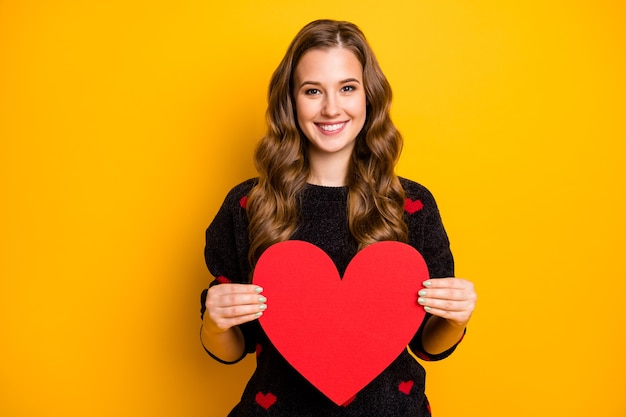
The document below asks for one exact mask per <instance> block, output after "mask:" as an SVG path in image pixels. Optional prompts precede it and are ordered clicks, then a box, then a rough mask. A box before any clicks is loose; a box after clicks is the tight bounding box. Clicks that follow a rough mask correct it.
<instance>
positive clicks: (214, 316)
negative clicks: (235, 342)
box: [205, 304, 267, 330]
mask: <svg viewBox="0 0 626 417" xmlns="http://www.w3.org/2000/svg"><path fill="white" fill-rule="evenodd" d="M266 308H267V305H266V304H249V305H236V306H229V307H214V308H212V309H210V310H209V314H208V315H206V316H208V318H209V321H210V322H211V324H212V326H213V327H216V328H218V329H221V330H227V329H228V328H230V327H233V326H236V325H239V324H242V323H245V322H248V321H251V320H254V319H257V318H259V317H261V315H262V314H263V312H264V311H265V309H266ZM206 316H205V317H206Z"/></svg>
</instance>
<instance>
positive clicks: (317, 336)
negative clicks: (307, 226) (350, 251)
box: [253, 240, 428, 404]
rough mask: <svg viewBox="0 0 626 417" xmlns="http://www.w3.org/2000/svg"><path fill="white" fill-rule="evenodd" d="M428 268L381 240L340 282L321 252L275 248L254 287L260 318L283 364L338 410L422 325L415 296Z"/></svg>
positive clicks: (296, 245) (305, 246) (302, 245)
mask: <svg viewBox="0 0 626 417" xmlns="http://www.w3.org/2000/svg"><path fill="white" fill-rule="evenodd" d="M426 279H428V268H427V267H426V263H425V262H424V259H423V258H422V256H421V255H420V254H419V252H417V250H415V249H414V248H413V247H411V246H409V245H407V244H404V243H400V242H378V243H375V244H373V245H370V246H368V247H366V248H365V249H363V250H362V251H360V252H359V253H357V255H356V256H355V257H354V258H353V259H352V261H351V262H350V264H349V265H348V268H347V269H346V271H345V274H344V277H343V279H341V278H340V276H339V273H338V271H337V268H336V267H335V265H334V263H333V262H332V260H331V259H330V258H329V257H328V255H327V254H326V253H325V252H324V251H323V250H322V249H320V248H319V247H317V246H315V245H312V244H310V243H307V242H303V241H297V240H290V241H285V242H281V243H277V244H275V245H272V246H270V247H269V248H268V249H267V250H266V251H265V252H264V253H263V255H262V256H261V257H260V258H259V261H258V262H257V265H256V268H255V272H254V277H253V282H254V283H255V284H257V285H259V286H261V287H263V295H264V296H265V297H266V298H267V310H266V311H265V313H264V314H263V315H262V316H261V318H260V319H259V321H260V323H261V326H263V329H264V330H265V332H266V334H267V336H268V337H269V338H270V340H271V341H272V343H273V344H274V346H276V348H277V349H278V351H279V352H280V353H281V354H282V355H283V356H284V357H285V359H286V360H287V361H288V362H289V363H290V364H291V365H292V366H293V367H294V368H295V369H297V370H298V372H300V373H301V374H302V375H303V376H304V377H305V378H306V379H308V380H309V382H311V383H312V384H313V385H314V386H315V387H317V388H318V389H319V390H320V391H321V392H322V393H324V394H325V395H326V396H327V397H328V398H330V399H331V400H332V401H333V402H335V403H336V404H343V403H345V402H346V401H348V400H349V399H350V398H351V397H353V396H354V395H355V394H356V393H358V392H359V391H360V390H361V389H362V388H363V387H365V386H366V385H367V384H368V383H369V382H371V381H372V380H373V379H374V378H376V376H378V375H379V374H380V373H381V372H382V371H384V370H385V368H386V367H387V366H389V364H391V362H393V360H394V359H396V358H397V357H398V356H399V355H400V354H401V353H402V350H404V349H405V347H406V345H407V344H408V342H409V341H410V340H411V338H412V337H413V336H414V335H415V333H416V332H417V329H418V328H419V326H420V324H421V322H422V320H423V319H424V315H425V313H424V309H423V308H422V307H420V306H419V305H418V304H417V292H418V291H419V290H420V289H421V288H423V287H422V282H423V281H424V280H426Z"/></svg>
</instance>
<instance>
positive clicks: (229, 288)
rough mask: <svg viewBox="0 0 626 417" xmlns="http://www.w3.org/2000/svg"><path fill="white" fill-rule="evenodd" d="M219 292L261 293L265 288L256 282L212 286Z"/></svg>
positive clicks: (212, 289)
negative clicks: (255, 283)
mask: <svg viewBox="0 0 626 417" xmlns="http://www.w3.org/2000/svg"><path fill="white" fill-rule="evenodd" d="M210 291H214V292H215V293H217V294H221V295H224V294H260V293H261V292H263V288H261V287H259V286H258V285H254V284H220V285H214V286H213V287H211V288H210Z"/></svg>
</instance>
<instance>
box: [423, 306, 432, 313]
mask: <svg viewBox="0 0 626 417" xmlns="http://www.w3.org/2000/svg"><path fill="white" fill-rule="evenodd" d="M424 310H426V311H428V312H429V313H430V310H432V308H430V307H428V306H424Z"/></svg>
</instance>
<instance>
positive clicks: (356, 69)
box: [201, 20, 476, 417]
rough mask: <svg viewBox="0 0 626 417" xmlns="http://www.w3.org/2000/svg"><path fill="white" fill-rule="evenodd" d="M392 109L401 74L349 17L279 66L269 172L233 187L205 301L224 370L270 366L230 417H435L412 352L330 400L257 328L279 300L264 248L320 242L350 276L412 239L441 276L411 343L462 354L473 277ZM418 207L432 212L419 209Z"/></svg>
mask: <svg viewBox="0 0 626 417" xmlns="http://www.w3.org/2000/svg"><path fill="white" fill-rule="evenodd" d="M390 104H391V88H390V86H389V83H388V81H387V79H386V78H385V76H384V74H383V72H382V71H381V69H380V67H379V65H378V63H377V61H376V58H375V56H374V54H373V52H372V50H371V49H370V47H369V45H368V43H367V41H366V39H365V37H364V35H363V33H362V32H361V31H360V30H359V29H358V28H357V27H356V26H355V25H353V24H351V23H348V22H339V21H330V20H318V21H314V22H311V23H309V24H308V25H306V26H305V27H304V28H303V29H302V30H301V31H300V32H299V33H298V34H297V36H296V37H295V38H294V40H293V41H292V43H291V44H290V46H289V48H288V50H287V53H286V54H285V56H284V58H283V59H282V61H281V63H280V65H279V66H278V68H277V69H276V71H275V72H274V74H273V76H272V79H271V82H270V87H269V103H268V110H267V119H268V131H267V134H266V135H265V137H263V138H262V140H261V141H260V143H259V144H258V147H257V150H256V153H255V164H256V167H257V170H258V172H259V177H258V178H254V179H250V180H248V181H245V182H244V183H242V184H239V185H237V186H235V187H234V188H233V189H232V190H231V191H230V193H229V194H228V195H227V197H226V199H225V201H224V203H223V205H222V207H221V208H220V210H219V212H218V213H217V215H216V217H215V219H214V220H213V222H212V223H211V225H210V226H209V228H208V229H207V232H206V248H205V257H206V262H207V265H208V268H209V270H210V272H211V273H212V275H213V276H215V277H216V278H215V280H214V281H213V282H212V283H211V285H210V287H209V289H208V290H205V291H204V292H203V294H202V317H203V326H202V329H201V338H202V343H203V346H204V347H205V349H206V350H207V352H208V353H209V354H210V355H211V356H212V357H213V358H214V359H216V360H218V361H220V362H223V363H235V362H237V361H239V360H240V359H242V358H243V357H244V356H245V355H246V354H247V353H253V352H256V353H257V369H256V371H255V373H254V375H253V376H252V378H251V379H250V381H249V383H248V385H247V387H246V389H245V391H244V393H243V395H242V398H241V401H240V403H239V404H238V405H237V406H236V407H235V408H234V409H233V410H232V412H231V413H230V414H229V415H230V416H233V417H234V416H261V415H263V416H268V415H271V416H289V417H295V416H324V417H330V416H403V417H404V416H429V415H430V406H429V404H428V401H427V399H426V396H425V394H424V383H425V382H424V381H425V371H424V369H423V367H422V366H421V365H420V364H419V363H418V362H417V361H415V360H414V358H413V357H412V356H411V355H410V353H409V352H407V351H406V350H404V351H403V353H402V354H401V355H400V356H398V358H396V359H395V361H394V362H393V363H392V364H391V365H390V366H389V367H388V368H387V369H385V371H383V373H382V374H380V375H379V376H378V377H376V378H375V379H374V380H373V381H372V382H371V383H370V384H368V385H367V386H366V387H365V388H364V389H363V390H361V391H360V392H359V393H358V394H356V396H355V397H354V398H352V399H351V400H349V401H348V402H346V403H345V404H342V405H336V404H335V403H333V402H332V401H330V400H329V399H328V398H326V397H325V396H324V395H323V394H322V393H320V392H319V391H318V390H317V389H316V388H314V387H313V386H312V385H311V384H310V383H308V382H307V381H306V379H305V378H304V377H303V376H301V375H300V374H299V373H298V372H297V371H296V370H295V369H293V368H292V367H291V366H290V365H289V364H288V363H287V362H286V361H285V359H284V358H283V357H282V356H281V355H280V353H279V352H278V351H277V350H276V348H275V347H274V346H273V345H272V343H271V342H270V341H269V339H268V338H267V336H266V335H265V333H264V332H263V329H262V328H261V326H260V325H259V323H258V320H257V319H258V318H259V317H260V316H261V315H262V314H263V311H264V310H265V309H266V306H267V304H266V303H267V302H268V300H266V299H265V297H264V296H263V295H262V293H261V292H262V289H261V288H259V287H257V286H256V285H254V284H251V283H250V279H251V276H252V275H251V274H252V271H253V270H254V266H255V264H256V262H257V261H258V259H259V257H260V256H261V254H262V253H263V251H264V250H266V249H267V248H268V247H269V246H271V245H272V244H275V243H278V242H281V241H285V240H289V239H297V240H303V241H307V242H310V243H312V244H314V245H317V246H318V247H320V248H321V249H323V250H324V251H325V252H326V253H327V254H328V255H329V256H330V258H331V259H332V260H333V262H334V263H335V265H336V266H337V269H338V270H339V272H340V274H343V272H344V271H345V269H346V267H347V265H348V263H349V262H350V260H351V259H352V258H353V257H354V255H355V254H356V253H357V252H358V251H359V250H360V249H362V248H364V247H366V246H368V245H370V244H372V243H375V242H379V241H386V240H392V241H400V242H406V243H408V244H409V245H411V246H413V247H414V248H416V249H417V250H418V251H419V252H420V253H421V254H422V256H423V257H424V259H425V261H426V264H427V265H428V269H429V272H430V276H431V279H429V280H427V281H425V283H424V286H425V287H426V289H424V290H421V291H420V292H419V294H416V295H415V298H416V303H419V304H420V305H422V306H423V308H424V309H425V310H426V319H425V320H424V322H423V324H422V326H421V327H420V329H419V330H418V331H417V333H416V334H415V336H414V337H413V339H412V340H411V342H410V344H409V348H410V349H411V350H412V352H414V353H415V355H417V356H418V357H420V358H422V359H424V360H439V359H443V358H445V357H447V356H448V355H450V354H451V353H452V351H453V350H454V349H455V348H456V346H457V344H458V342H459V341H460V340H461V339H462V337H463V335H464V333H465V328H466V326H467V324H468V322H469V319H470V316H471V315H472V312H473V310H474V306H475V302H476V294H475V291H474V288H473V285H472V283H471V282H469V281H467V280H464V279H460V278H452V277H453V276H454V263H453V258H452V254H451V252H450V248H449V242H448V238H447V235H446V232H445V230H444V227H443V225H442V222H441V219H440V216H439V212H438V209H437V206H436V203H435V200H434V198H433V196H432V195H431V194H430V192H429V191H428V190H427V189H426V188H424V187H423V186H421V185H419V184H417V183H415V182H413V181H410V180H408V179H404V178H400V177H398V176H396V174H395V173H394V168H395V164H396V162H397V160H398V157H399V155H400V151H401V147H402V138H401V136H400V134H399V132H398V131H397V130H396V128H395V127H394V125H393V123H392V121H391V119H390V116H389V109H390ZM409 200H410V201H412V202H418V201H419V203H417V204H418V206H416V207H414V206H412V207H410V208H408V207H406V206H405V202H406V201H409ZM435 278H437V279H435ZM293 279H298V277H297V276H294V277H293ZM381 285H385V283H384V282H381ZM269 302H270V303H271V300H270V301H269ZM270 308H271V304H270ZM320 308H324V306H323V300H320ZM297 319H298V318H297V317H294V320H297ZM401 381H412V384H411V385H410V387H411V388H410V389H409V390H407V389H403V390H399V389H398V384H399V383H400V382H401Z"/></svg>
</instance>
